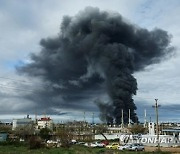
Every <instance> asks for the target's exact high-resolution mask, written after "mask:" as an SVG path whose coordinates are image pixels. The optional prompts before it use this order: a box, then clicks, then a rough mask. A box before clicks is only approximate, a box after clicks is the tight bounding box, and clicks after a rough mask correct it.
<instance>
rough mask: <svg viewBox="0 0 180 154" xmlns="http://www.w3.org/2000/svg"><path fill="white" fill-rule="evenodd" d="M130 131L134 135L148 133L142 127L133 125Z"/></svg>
mask: <svg viewBox="0 0 180 154" xmlns="http://www.w3.org/2000/svg"><path fill="white" fill-rule="evenodd" d="M129 130H130V132H131V133H132V134H144V133H146V131H147V130H146V128H144V127H143V126H142V125H133V126H132V127H131V128H129Z"/></svg>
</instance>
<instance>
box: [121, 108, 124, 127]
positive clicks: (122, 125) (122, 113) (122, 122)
mask: <svg viewBox="0 0 180 154" xmlns="http://www.w3.org/2000/svg"><path fill="white" fill-rule="evenodd" d="M121 127H122V128H123V127H124V112H123V109H122V110H121Z"/></svg>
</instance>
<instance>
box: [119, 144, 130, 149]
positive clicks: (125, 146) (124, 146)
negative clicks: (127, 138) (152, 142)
mask: <svg viewBox="0 0 180 154" xmlns="http://www.w3.org/2000/svg"><path fill="white" fill-rule="evenodd" d="M130 146H131V144H125V145H121V146H119V147H118V149H119V150H129V148H130Z"/></svg>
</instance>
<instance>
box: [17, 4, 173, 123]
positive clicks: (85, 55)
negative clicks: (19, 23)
mask: <svg viewBox="0 0 180 154" xmlns="http://www.w3.org/2000/svg"><path fill="white" fill-rule="evenodd" d="M40 44H41V46H42V50H41V52H40V53H39V54H32V56H31V60H32V61H33V62H32V63H30V64H26V65H25V66H22V67H20V68H18V71H20V72H23V73H25V74H28V75H31V76H39V77H42V78H43V79H44V81H48V82H50V83H51V85H53V88H52V89H53V92H54V94H55V95H60V96H61V101H63V103H64V104H66V105H67V106H68V102H75V101H76V102H77V101H78V100H81V99H85V98H87V97H89V96H88V91H89V90H92V91H93V90H94V91H95V92H96V90H97V89H105V90H106V93H107V94H108V95H109V98H110V101H109V103H108V104H99V107H100V110H101V111H102V114H101V115H102V116H103V118H104V119H106V121H107V122H112V121H115V122H116V123H117V124H119V123H120V122H121V109H123V110H124V122H125V123H126V122H127V121H128V110H129V109H130V110H131V120H132V121H134V122H137V121H138V118H137V115H136V113H135V110H136V106H135V104H134V100H133V98H132V97H133V95H136V90H137V82H136V79H135V78H134V77H133V73H134V72H136V71H140V70H143V69H144V68H145V67H146V66H148V65H151V64H153V63H157V62H159V61H160V60H161V59H162V57H165V55H166V54H168V53H170V52H171V50H170V47H169V44H170V36H169V35H168V33H167V32H166V31H164V30H161V29H157V28H156V29H154V30H152V31H148V30H147V29H143V28H139V27H138V26H135V25H133V24H131V23H129V22H128V21H126V20H125V19H124V18H122V16H121V15H120V14H118V13H109V12H106V11H100V10H99V9H98V8H92V7H87V8H85V10H83V11H81V12H79V13H78V14H77V15H76V16H74V17H69V16H65V17H64V18H63V21H62V24H61V29H60V33H59V35H58V36H57V37H56V38H47V39H42V40H41V42H40ZM80 94H81V95H80ZM92 97H93V95H92ZM66 102H67V103H66ZM71 104H73V103H71ZM76 105H79V106H81V105H80V104H76ZM87 105H88V104H87Z"/></svg>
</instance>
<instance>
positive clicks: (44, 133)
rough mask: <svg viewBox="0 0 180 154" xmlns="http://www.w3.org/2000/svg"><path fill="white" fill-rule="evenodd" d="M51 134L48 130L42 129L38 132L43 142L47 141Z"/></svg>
mask: <svg viewBox="0 0 180 154" xmlns="http://www.w3.org/2000/svg"><path fill="white" fill-rule="evenodd" d="M51 132H52V131H51V130H50V129H49V128H42V129H41V130H40V132H39V136H40V137H41V138H42V139H44V140H49V139H50V134H51Z"/></svg>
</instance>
